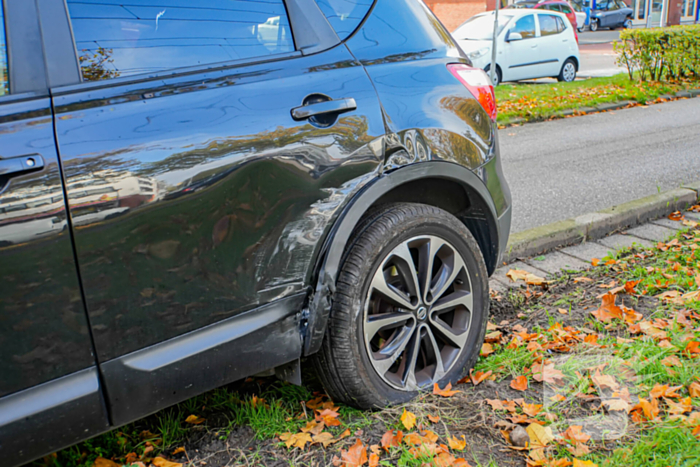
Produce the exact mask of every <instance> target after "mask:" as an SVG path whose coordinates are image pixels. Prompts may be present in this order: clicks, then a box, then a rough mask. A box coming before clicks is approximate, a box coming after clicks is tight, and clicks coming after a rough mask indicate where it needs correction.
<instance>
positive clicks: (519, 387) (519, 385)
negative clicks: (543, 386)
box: [510, 375, 527, 391]
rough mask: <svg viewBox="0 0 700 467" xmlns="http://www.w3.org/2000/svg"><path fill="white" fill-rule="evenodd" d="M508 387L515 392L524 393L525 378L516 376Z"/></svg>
mask: <svg viewBox="0 0 700 467" xmlns="http://www.w3.org/2000/svg"><path fill="white" fill-rule="evenodd" d="M510 387H511V388H513V389H515V390H516V391H526V390H527V378H526V377H525V376H522V375H521V376H518V377H517V378H515V379H514V380H513V381H511V382H510Z"/></svg>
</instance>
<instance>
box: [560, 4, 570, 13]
mask: <svg viewBox="0 0 700 467" xmlns="http://www.w3.org/2000/svg"><path fill="white" fill-rule="evenodd" d="M560 6H561V12H562V13H564V14H566V15H570V14H571V13H573V11H571V8H569V7H568V6H566V5H560Z"/></svg>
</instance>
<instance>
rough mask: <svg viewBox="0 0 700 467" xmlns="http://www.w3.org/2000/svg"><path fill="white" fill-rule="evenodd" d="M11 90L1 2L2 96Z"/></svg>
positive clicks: (0, 84)
mask: <svg viewBox="0 0 700 467" xmlns="http://www.w3.org/2000/svg"><path fill="white" fill-rule="evenodd" d="M9 92H10V79H9V76H8V75H7V41H6V40H5V14H4V13H3V11H2V3H1V2H0V96H4V95H5V94H8V93H9Z"/></svg>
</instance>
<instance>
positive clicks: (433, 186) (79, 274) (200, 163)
mask: <svg viewBox="0 0 700 467" xmlns="http://www.w3.org/2000/svg"><path fill="white" fill-rule="evenodd" d="M0 5H2V6H4V11H3V9H2V8H3V7H2V6H0V13H2V15H0V38H4V37H5V33H6V35H7V42H6V43H5V42H4V39H3V40H2V41H0V49H2V53H0V60H2V61H5V57H9V64H6V63H3V64H2V66H0V68H2V69H4V67H5V66H7V74H5V73H4V72H3V73H2V74H0V148H2V151H1V153H2V154H1V158H0V277H1V278H2V281H1V282H0V284H1V285H0V459H2V461H0V464H2V465H3V466H16V465H19V464H22V463H25V462H28V461H31V460H32V459H36V458H38V457H40V456H43V455H45V454H47V453H49V452H51V451H53V450H57V449H60V448H63V447H65V446H68V445H71V444H72V443H76V442H78V441H80V440H83V439H86V438H89V437H92V436H95V435H97V434H99V433H102V432H105V431H108V430H110V429H112V428H114V427H118V426H121V425H124V424H126V423H129V422H131V421H133V420H135V419H138V418H141V417H144V416H146V415H148V414H151V413H153V412H156V411H158V410H160V409H162V408H164V407H167V406H170V405H172V404H175V403H178V402H180V401H183V400H185V399H188V398H191V397H193V396H195V395H197V394H200V393H202V392H204V391H208V390H211V389H213V388H215V387H217V386H221V385H224V384H227V383H229V382H232V381H234V380H238V379H240V378H244V377H246V376H249V375H253V374H257V373H259V372H262V371H269V370H271V369H274V371H275V373H276V374H277V375H279V376H280V377H281V378H283V379H285V380H287V381H290V382H294V383H300V359H301V358H306V357H309V358H310V360H311V361H312V363H313V365H314V366H315V367H316V368H317V369H318V370H319V371H318V372H319V377H320V379H321V380H322V382H323V384H324V385H325V387H326V390H327V392H328V394H329V395H330V396H331V397H332V398H333V400H335V401H343V402H345V403H347V404H352V405H354V406H357V407H361V408H370V407H380V406H385V405H387V404H393V403H402V402H405V401H408V400H410V399H411V398H413V397H414V396H415V395H416V394H417V393H418V391H420V390H426V389H430V388H432V386H433V384H434V383H438V384H440V385H441V386H442V387H444V385H445V384H447V382H452V383H455V382H456V381H457V380H458V379H460V378H461V377H462V376H463V375H464V374H465V372H468V371H469V369H470V368H471V367H472V366H473V364H474V362H475V361H476V359H477V358H478V355H479V350H480V348H481V344H482V342H483V337H484V333H485V329H486V323H487V317H488V303H489V289H488V276H489V275H490V274H491V273H492V272H493V271H494V269H495V268H496V266H497V264H498V262H499V256H500V255H501V253H502V252H503V250H504V248H505V246H506V243H507V240H508V233H509V229H510V216H511V214H510V209H511V208H510V205H511V197H510V191H509V189H508V185H507V183H506V181H505V179H504V177H503V172H502V169H501V163H500V156H499V150H498V133H497V125H496V105H495V96H494V91H493V86H492V85H491V83H490V81H489V79H488V77H487V76H486V74H485V73H484V71H483V70H480V69H478V68H474V67H473V66H472V64H471V62H470V61H469V59H468V58H467V57H466V56H465V55H464V54H463V52H462V51H461V50H460V48H459V47H458V46H457V43H456V42H455V41H454V40H453V39H452V37H451V36H450V35H449V33H448V32H447V31H446V30H445V29H444V28H443V27H442V26H441V25H440V22H439V21H437V19H436V18H435V17H434V16H433V15H432V13H431V12H430V11H429V10H428V9H427V8H426V7H425V5H424V4H423V3H422V2H421V1H419V0H379V1H377V2H371V1H367V0H324V1H323V2H321V1H319V2H318V3H316V2H314V1H313V0H264V1H262V0H246V1H245V2H242V1H241V2H232V1H230V0H208V1H206V2H183V1H182V0H148V1H146V0H132V1H130V2H129V4H128V5H126V4H124V5H122V4H118V3H115V2H105V1H104V0H79V1H78V0H67V1H65V0H44V1H42V2H27V1H22V0H6V1H5V2H2V3H1V4H0ZM3 15H4V16H3ZM39 19H40V20H39ZM2 25H6V26H7V30H6V31H3V30H2V28H1V26H2ZM538 30H539V29H538ZM406 31H410V32H411V33H410V34H406ZM202 37H206V39H201V38H202ZM522 42H523V43H524V42H526V41H522ZM8 48H9V50H6V49H8ZM4 236H9V237H8V238H7V239H5V238H4Z"/></svg>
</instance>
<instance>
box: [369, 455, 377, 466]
mask: <svg viewBox="0 0 700 467" xmlns="http://www.w3.org/2000/svg"><path fill="white" fill-rule="evenodd" d="M378 466H379V455H377V454H374V453H372V454H370V455H369V467H378Z"/></svg>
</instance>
